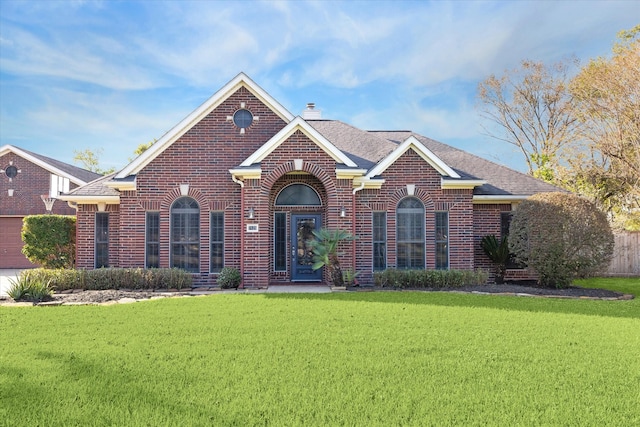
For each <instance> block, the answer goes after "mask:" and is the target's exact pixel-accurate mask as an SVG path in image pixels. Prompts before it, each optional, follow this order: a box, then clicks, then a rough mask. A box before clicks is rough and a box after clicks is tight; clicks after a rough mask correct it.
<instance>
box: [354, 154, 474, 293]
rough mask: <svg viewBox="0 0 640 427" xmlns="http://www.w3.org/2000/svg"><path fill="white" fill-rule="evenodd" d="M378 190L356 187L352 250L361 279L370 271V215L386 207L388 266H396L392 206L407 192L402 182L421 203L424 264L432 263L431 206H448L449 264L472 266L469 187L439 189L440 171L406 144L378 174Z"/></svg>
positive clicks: (434, 208)
mask: <svg viewBox="0 0 640 427" xmlns="http://www.w3.org/2000/svg"><path fill="white" fill-rule="evenodd" d="M382 178H384V179H385V183H384V184H383V185H382V188H381V189H380V190H363V191H360V192H358V193H357V209H358V211H357V213H356V215H357V225H356V234H357V236H358V240H357V250H356V252H357V254H358V257H359V260H361V262H359V265H358V271H360V272H361V273H360V278H361V282H363V283H366V282H370V281H371V280H372V279H371V276H372V264H373V261H372V258H373V254H372V250H373V248H372V240H371V239H372V236H371V226H372V216H373V212H374V211H386V212H387V268H395V267H396V210H397V206H398V203H399V202H400V201H401V200H402V199H403V198H405V197H407V195H408V193H407V184H414V185H415V193H414V195H413V196H414V197H416V198H418V199H420V200H421V201H422V203H423V204H424V206H425V221H426V228H425V234H426V236H425V237H426V267H427V268H428V269H433V268H435V212H436V211H447V212H449V268H451V269H473V268H474V258H473V239H472V237H473V232H472V230H473V229H472V226H473V208H472V191H471V190H443V189H441V188H440V187H441V175H440V174H439V173H438V172H437V171H436V170H435V169H433V168H432V167H431V166H429V165H428V164H427V163H426V162H425V161H424V160H423V159H422V158H421V157H420V156H419V155H418V154H417V153H416V152H415V151H413V150H411V149H410V150H407V152H406V153H404V154H403V155H402V156H401V157H400V158H399V159H398V160H397V161H396V162H395V163H394V164H392V165H391V166H390V167H389V168H388V169H387V170H386V171H385V172H384V173H383V174H382Z"/></svg>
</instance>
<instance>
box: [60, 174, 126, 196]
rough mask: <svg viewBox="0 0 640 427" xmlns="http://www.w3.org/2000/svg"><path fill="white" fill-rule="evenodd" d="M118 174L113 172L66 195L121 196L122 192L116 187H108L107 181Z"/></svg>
mask: <svg viewBox="0 0 640 427" xmlns="http://www.w3.org/2000/svg"><path fill="white" fill-rule="evenodd" d="M115 175H116V174H115V173H112V174H109V175H105V176H100V178H98V179H96V180H93V181H91V182H90V183H88V184H86V185H83V186H81V187H78V188H74V189H73V190H71V191H69V192H68V193H65V196H92V197H93V196H119V195H120V192H119V191H118V190H116V189H114V188H111V187H107V186H106V185H104V184H105V182H107V181H110V180H111V178H113V177H114V176H115Z"/></svg>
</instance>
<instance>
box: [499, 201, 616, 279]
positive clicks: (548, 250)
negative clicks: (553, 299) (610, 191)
mask: <svg viewBox="0 0 640 427" xmlns="http://www.w3.org/2000/svg"><path fill="white" fill-rule="evenodd" d="M613 244H614V241H613V233H612V232H611V227H610V226H609V223H608V222H607V217H606V215H605V214H604V213H603V212H602V211H600V210H599V209H598V208H597V207H596V206H595V204H593V203H591V202H589V201H588V200H585V199H583V198H580V197H578V196H576V195H574V194H571V193H539V194H536V195H534V196H531V197H530V198H529V199H527V200H525V201H524V202H522V203H521V204H520V205H519V206H518V209H517V210H516V211H515V214H514V216H513V220H512V221H511V226H510V228H509V249H510V250H511V252H512V253H513V254H514V255H515V257H516V260H517V261H519V262H522V263H524V264H526V265H527V266H529V267H531V268H532V269H533V270H535V271H536V273H537V274H538V277H539V282H540V284H541V285H543V286H556V287H558V288H565V287H568V286H569V285H570V284H571V281H572V280H573V279H574V278H575V277H588V276H591V275H594V274H596V273H598V272H599V271H601V270H603V269H605V268H606V267H607V266H608V265H609V262H610V261H611V256H612V254H613Z"/></svg>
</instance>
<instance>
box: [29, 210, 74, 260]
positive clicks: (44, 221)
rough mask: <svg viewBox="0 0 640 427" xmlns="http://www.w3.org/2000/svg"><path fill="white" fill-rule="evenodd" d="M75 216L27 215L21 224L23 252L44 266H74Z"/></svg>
mask: <svg viewBox="0 0 640 427" xmlns="http://www.w3.org/2000/svg"><path fill="white" fill-rule="evenodd" d="M75 238H76V218H75V217H72V216H64V215H30V216H27V217H25V218H24V220H23V223H22V241H23V242H24V246H23V247H22V253H23V254H24V255H25V256H26V257H27V259H28V260H29V261H31V262H32V263H34V264H40V265H41V266H42V267H44V268H73V266H74V264H75Z"/></svg>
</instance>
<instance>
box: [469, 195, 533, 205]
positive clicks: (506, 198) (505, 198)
mask: <svg viewBox="0 0 640 427" xmlns="http://www.w3.org/2000/svg"><path fill="white" fill-rule="evenodd" d="M529 197H530V195H526V194H478V195H474V196H473V204H474V205H481V204H505V203H519V202H522V201H525V200H527V199H528V198H529Z"/></svg>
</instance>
